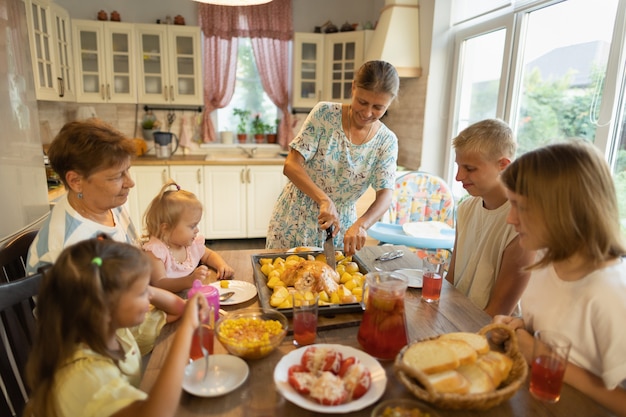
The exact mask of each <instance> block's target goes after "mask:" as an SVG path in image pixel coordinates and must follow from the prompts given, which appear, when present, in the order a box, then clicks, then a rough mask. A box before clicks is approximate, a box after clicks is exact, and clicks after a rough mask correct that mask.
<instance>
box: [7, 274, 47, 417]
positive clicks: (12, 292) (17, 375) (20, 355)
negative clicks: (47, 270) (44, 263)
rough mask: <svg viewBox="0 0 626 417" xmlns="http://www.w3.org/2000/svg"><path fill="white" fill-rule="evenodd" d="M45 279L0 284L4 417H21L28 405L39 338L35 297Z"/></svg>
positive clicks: (34, 276)
mask: <svg viewBox="0 0 626 417" xmlns="http://www.w3.org/2000/svg"><path fill="white" fill-rule="evenodd" d="M42 277H43V275H42V273H37V274H34V275H30V276H28V277H23V278H20V279H17V280H14V281H11V282H6V283H0V344H1V345H2V349H0V393H1V394H2V395H0V415H1V416H21V415H22V412H23V410H24V406H25V405H26V402H27V401H28V389H27V387H26V383H25V379H24V376H25V367H26V361H27V359H28V354H29V353H30V351H31V348H32V346H33V341H34V335H35V327H36V319H35V315H34V313H33V309H34V307H35V303H34V301H33V297H34V296H35V295H37V293H38V292H39V285H40V282H41V279H42Z"/></svg>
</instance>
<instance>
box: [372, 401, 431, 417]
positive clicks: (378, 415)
mask: <svg viewBox="0 0 626 417" xmlns="http://www.w3.org/2000/svg"><path fill="white" fill-rule="evenodd" d="M396 407H397V408H399V409H401V410H406V411H404V412H400V411H399V410H398V412H392V413H389V414H387V415H385V410H387V409H388V408H390V409H393V408H396ZM411 410H419V411H420V412H421V414H411V412H410V411H411ZM385 416H387V417H405V416H407V417H408V416H411V417H439V414H437V413H436V412H435V411H434V410H433V409H432V408H431V407H429V406H427V405H426V404H424V403H421V402H419V401H415V400H412V399H410V398H394V399H391V400H385V401H383V402H381V403H380V404H378V405H377V406H376V407H375V408H374V410H372V417H385Z"/></svg>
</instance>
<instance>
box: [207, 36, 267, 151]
mask: <svg viewBox="0 0 626 417" xmlns="http://www.w3.org/2000/svg"><path fill="white" fill-rule="evenodd" d="M235 108H238V109H244V110H250V111H251V112H252V114H251V116H250V121H252V118H253V117H254V115H256V114H259V115H260V116H261V119H262V120H263V122H264V123H266V124H269V125H271V126H274V124H275V121H276V117H277V109H276V106H275V105H274V103H272V101H271V100H270V98H269V97H268V96H267V94H266V93H265V91H264V90H263V85H262V84H261V78H260V77H259V73H258V71H257V68H256V63H255V62H254V54H253V53H252V45H251V43H250V39H249V38H239V48H238V51H237V81H236V83H235V93H234V94H233V98H232V100H231V101H230V103H229V104H228V106H226V107H224V108H222V109H218V110H217V125H216V130H217V131H218V132H219V131H233V132H236V130H237V124H238V118H237V117H236V116H235V115H234V113H233V110H234V109H235ZM250 132H251V130H249V131H248V133H250ZM248 139H249V140H250V138H248Z"/></svg>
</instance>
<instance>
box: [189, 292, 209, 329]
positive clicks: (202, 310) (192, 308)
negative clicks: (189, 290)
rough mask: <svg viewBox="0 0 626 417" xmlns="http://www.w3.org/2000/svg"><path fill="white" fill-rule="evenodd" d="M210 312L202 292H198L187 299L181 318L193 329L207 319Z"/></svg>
mask: <svg viewBox="0 0 626 417" xmlns="http://www.w3.org/2000/svg"><path fill="white" fill-rule="evenodd" d="M209 314H210V309H209V305H208V303H207V301H206V298H205V297H204V294H202V293H200V292H198V293H196V294H194V295H193V297H191V298H190V299H189V300H187V303H186V306H185V313H184V316H183V320H185V321H187V322H188V323H189V324H190V325H191V327H192V328H193V329H197V328H198V327H199V326H200V323H204V322H206V321H208V318H209Z"/></svg>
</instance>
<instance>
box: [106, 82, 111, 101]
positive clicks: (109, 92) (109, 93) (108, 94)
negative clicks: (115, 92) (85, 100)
mask: <svg viewBox="0 0 626 417" xmlns="http://www.w3.org/2000/svg"><path fill="white" fill-rule="evenodd" d="M107 99H108V100H111V84H107Z"/></svg>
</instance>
